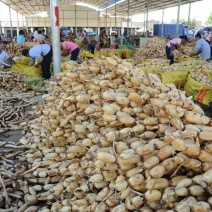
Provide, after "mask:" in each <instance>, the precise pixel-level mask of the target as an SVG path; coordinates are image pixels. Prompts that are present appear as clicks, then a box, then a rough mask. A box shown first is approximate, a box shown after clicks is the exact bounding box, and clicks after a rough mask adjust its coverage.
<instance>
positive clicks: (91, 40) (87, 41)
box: [83, 35, 97, 54]
mask: <svg viewBox="0 0 212 212" xmlns="http://www.w3.org/2000/svg"><path fill="white" fill-rule="evenodd" d="M83 44H84V46H85V47H86V48H87V50H88V51H89V52H90V53H91V54H94V51H95V48H96V45H97V41H96V39H95V37H94V36H93V35H88V36H87V37H85V38H84V39H83Z"/></svg>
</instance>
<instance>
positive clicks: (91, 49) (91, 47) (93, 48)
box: [87, 44, 95, 54]
mask: <svg viewBox="0 0 212 212" xmlns="http://www.w3.org/2000/svg"><path fill="white" fill-rule="evenodd" d="M87 49H88V51H89V52H91V54H94V51H95V47H94V46H93V45H92V44H88V47H87Z"/></svg>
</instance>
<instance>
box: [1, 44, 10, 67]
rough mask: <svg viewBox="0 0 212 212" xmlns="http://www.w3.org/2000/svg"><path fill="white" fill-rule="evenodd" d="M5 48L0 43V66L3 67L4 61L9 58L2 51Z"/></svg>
mask: <svg viewBox="0 0 212 212" xmlns="http://www.w3.org/2000/svg"><path fill="white" fill-rule="evenodd" d="M4 48H5V46H4V44H3V43H1V42H0V66H3V65H5V64H4V61H5V60H8V59H9V58H11V57H10V56H9V55H8V54H7V52H6V51H5V50H4Z"/></svg>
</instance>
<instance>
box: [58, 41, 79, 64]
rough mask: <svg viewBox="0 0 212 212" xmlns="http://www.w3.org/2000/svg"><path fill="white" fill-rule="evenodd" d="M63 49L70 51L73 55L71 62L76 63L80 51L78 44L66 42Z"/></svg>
mask: <svg viewBox="0 0 212 212" xmlns="http://www.w3.org/2000/svg"><path fill="white" fill-rule="evenodd" d="M62 48H63V49H66V50H68V52H69V54H70V53H71V60H73V61H76V60H77V57H78V55H79V52H80V49H79V46H78V45H77V44H76V43H73V42H70V41H65V42H63V43H62Z"/></svg>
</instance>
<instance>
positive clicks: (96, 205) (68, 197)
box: [20, 56, 212, 212]
mask: <svg viewBox="0 0 212 212" xmlns="http://www.w3.org/2000/svg"><path fill="white" fill-rule="evenodd" d="M57 79H58V81H57V82H50V83H49V86H50V87H49V93H48V94H46V95H44V96H43V98H44V99H45V102H46V103H45V104H41V105H38V106H36V108H35V114H37V118H36V119H34V120H31V121H29V122H28V123H27V124H26V128H25V136H24V137H23V138H22V139H21V140H20V142H21V143H22V144H23V146H24V147H27V148H29V150H28V151H27V153H26V154H25V157H26V160H27V161H28V162H29V163H30V164H31V166H30V167H29V168H30V169H31V170H33V171H32V174H30V173H28V174H25V175H24V176H25V178H26V181H27V182H28V183H29V184H32V183H33V184H34V185H33V186H30V187H29V189H28V190H26V191H25V195H26V198H25V199H26V201H28V204H29V206H30V205H32V204H34V205H39V202H43V201H44V202H46V205H45V206H43V207H42V208H41V209H40V210H39V211H43V212H44V211H45V212H48V211H52V212H56V211H61V212H69V211H73V212H74V211H79V212H91V211H94V212H100V211H101V212H104V211H112V212H125V211H142V212H147V211H158V212H159V211H160V212H163V211H164V212H165V211H168V210H170V211H179V212H183V211H185V212H186V211H194V212H197V211H202V212H209V211H210V207H211V206H212V198H211V195H212V187H211V185H212V165H211V164H212V143H211V141H212V121H211V119H210V118H208V117H207V116H205V115H204V112H203V111H202V109H201V108H200V107H199V106H197V105H195V104H194V103H193V102H192V100H190V98H187V97H186V96H185V93H184V92H183V91H180V90H178V89H177V88H176V87H175V86H174V85H172V84H169V85H164V84H162V83H161V82H160V80H159V79H158V77H157V76H156V75H153V74H148V75H147V74H145V73H144V72H142V71H140V69H137V68H135V67H133V66H132V65H131V64H130V63H128V62H125V61H122V60H120V59H119V58H118V57H116V56H113V57H106V58H102V59H101V60H100V59H96V60H93V61H90V62H89V63H88V64H84V65H82V66H80V67H75V68H73V69H72V70H69V71H67V72H65V73H60V74H58V75H57ZM37 201H38V203H36V204H35V202H37Z"/></svg>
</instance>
